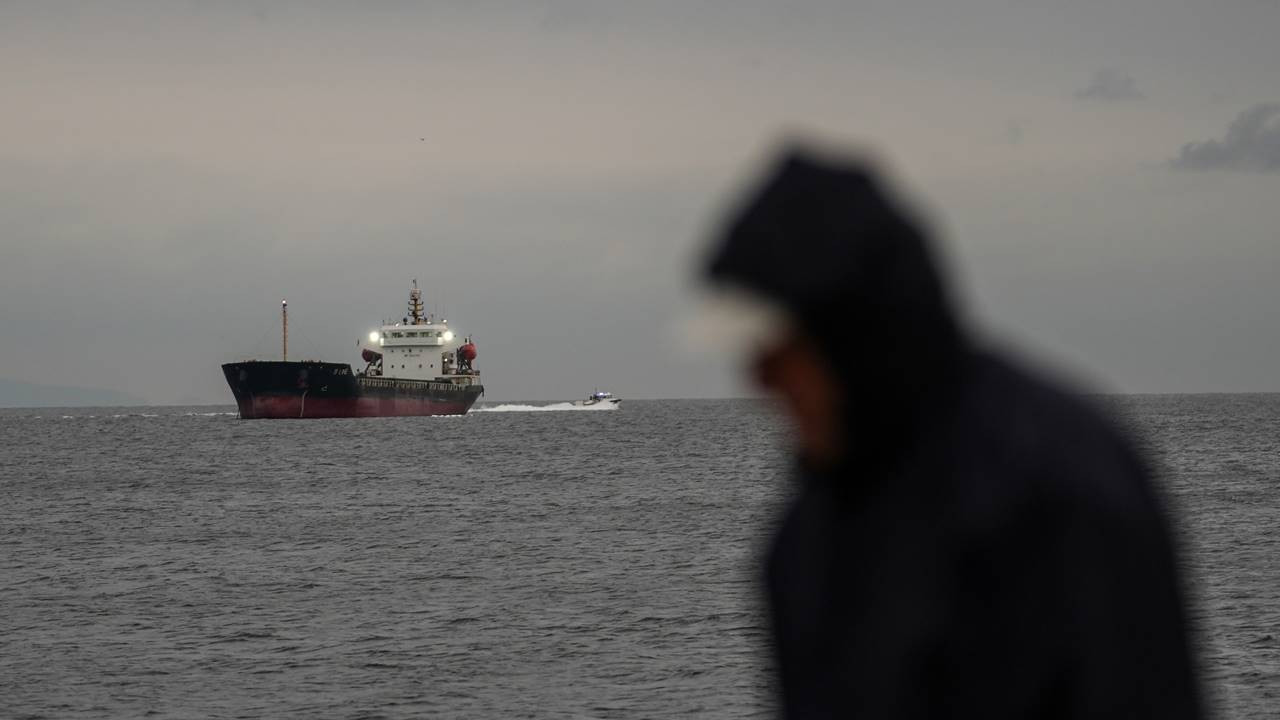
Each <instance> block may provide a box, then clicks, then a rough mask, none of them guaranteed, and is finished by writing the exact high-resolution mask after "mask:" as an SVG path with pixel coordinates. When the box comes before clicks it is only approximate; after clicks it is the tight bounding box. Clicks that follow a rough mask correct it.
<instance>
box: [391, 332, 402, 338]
mask: <svg viewBox="0 0 1280 720" xmlns="http://www.w3.org/2000/svg"><path fill="white" fill-rule="evenodd" d="M391 337H404V336H403V334H401V333H398V332H393V333H391Z"/></svg>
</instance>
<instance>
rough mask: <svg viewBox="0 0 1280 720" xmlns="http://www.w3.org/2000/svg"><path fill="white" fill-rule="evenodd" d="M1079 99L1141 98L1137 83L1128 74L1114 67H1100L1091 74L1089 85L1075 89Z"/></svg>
mask: <svg viewBox="0 0 1280 720" xmlns="http://www.w3.org/2000/svg"><path fill="white" fill-rule="evenodd" d="M1076 97H1077V98H1080V99H1081V100H1097V101H1102V102H1121V101H1125V100H1141V99H1142V97H1143V95H1142V91H1140V90H1138V83H1137V81H1135V80H1134V79H1133V78H1132V77H1131V76H1129V75H1128V74H1126V73H1124V72H1121V71H1119V70H1116V69H1114V68H1102V69H1101V70H1099V71H1097V72H1095V73H1094V74H1093V79H1092V80H1090V81H1089V85H1088V86H1087V87H1085V88H1083V89H1081V90H1077V91H1076Z"/></svg>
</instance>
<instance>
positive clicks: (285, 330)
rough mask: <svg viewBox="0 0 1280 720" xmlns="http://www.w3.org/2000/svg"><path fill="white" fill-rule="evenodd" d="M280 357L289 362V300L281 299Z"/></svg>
mask: <svg viewBox="0 0 1280 720" xmlns="http://www.w3.org/2000/svg"><path fill="white" fill-rule="evenodd" d="M280 336H281V337H280V359H281V360H283V361H284V362H289V301H288V300H281V301H280Z"/></svg>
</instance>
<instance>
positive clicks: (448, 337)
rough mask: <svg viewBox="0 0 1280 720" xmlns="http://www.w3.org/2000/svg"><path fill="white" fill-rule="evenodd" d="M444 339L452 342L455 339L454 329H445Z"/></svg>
mask: <svg viewBox="0 0 1280 720" xmlns="http://www.w3.org/2000/svg"><path fill="white" fill-rule="evenodd" d="M444 341H445V342H452V341H453V331H452V330H445V331H444Z"/></svg>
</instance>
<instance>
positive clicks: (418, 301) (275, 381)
mask: <svg viewBox="0 0 1280 720" xmlns="http://www.w3.org/2000/svg"><path fill="white" fill-rule="evenodd" d="M408 311H409V312H408V314H407V315H405V316H404V318H403V320H402V321H401V322H385V321H384V322H383V323H382V325H381V327H380V328H379V329H378V330H375V331H373V332H371V333H369V336H368V337H367V338H362V339H360V340H358V341H357V342H356V346H357V347H358V348H360V351H361V353H360V354H361V359H362V360H363V361H364V363H365V365H364V369H362V370H353V369H352V367H351V365H350V364H347V363H332V362H319V361H314V360H303V361H290V360H289V303H288V302H286V301H283V300H282V301H281V302H280V320H281V359H280V360H247V361H244V362H234V363H227V364H225V365H223V366H222V374H223V375H224V376H225V377H226V379H227V384H228V385H230V386H231V394H232V395H234V396H235V398H236V406H237V407H238V408H239V409H240V417H241V418H243V419H246V420H249V419H266V418H353V417H396V416H412V415H464V414H466V412H467V411H468V410H470V409H471V406H472V405H473V404H474V403H475V401H476V400H477V399H478V398H479V397H480V396H481V395H483V394H484V386H483V385H482V384H480V371H479V370H478V369H476V365H475V361H476V346H475V343H474V342H472V341H471V338H470V337H460V336H459V335H457V334H456V333H455V332H454V331H453V330H452V329H450V328H449V321H448V320H447V319H443V318H442V319H440V320H439V321H437V320H436V318H435V317H434V316H433V315H426V314H424V312H423V304H422V291H421V290H419V289H418V281H416V280H415V281H414V282H413V289H412V290H410V291H409V308H408Z"/></svg>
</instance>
